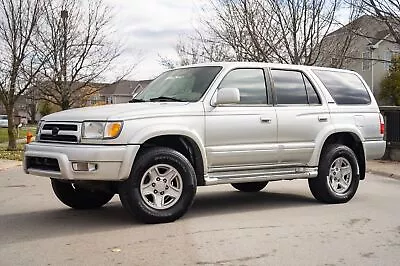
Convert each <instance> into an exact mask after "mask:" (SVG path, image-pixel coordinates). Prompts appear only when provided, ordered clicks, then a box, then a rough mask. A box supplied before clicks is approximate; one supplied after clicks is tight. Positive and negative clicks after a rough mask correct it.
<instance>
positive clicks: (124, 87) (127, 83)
mask: <svg viewBox="0 0 400 266" xmlns="http://www.w3.org/2000/svg"><path fill="white" fill-rule="evenodd" d="M151 81H152V80H138V81H136V80H121V81H118V82H116V83H112V84H109V85H107V86H105V87H104V88H103V89H102V90H101V93H102V94H103V95H121V96H132V94H134V93H136V92H138V91H139V90H142V89H144V88H145V87H146V86H147V85H148V84H149V83H150V82H151Z"/></svg>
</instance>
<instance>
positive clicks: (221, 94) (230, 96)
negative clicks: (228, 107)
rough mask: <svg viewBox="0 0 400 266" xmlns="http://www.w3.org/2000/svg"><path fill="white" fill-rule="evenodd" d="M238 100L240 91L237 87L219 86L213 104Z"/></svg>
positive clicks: (236, 101) (237, 101)
mask: <svg viewBox="0 0 400 266" xmlns="http://www.w3.org/2000/svg"><path fill="white" fill-rule="evenodd" d="M239 102H240V92H239V89H238V88H221V89H219V90H218V91H217V99H216V100H215V105H220V104H230V103H239Z"/></svg>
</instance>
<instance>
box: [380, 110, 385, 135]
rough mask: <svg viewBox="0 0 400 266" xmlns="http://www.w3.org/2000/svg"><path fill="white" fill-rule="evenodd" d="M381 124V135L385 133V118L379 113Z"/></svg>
mask: <svg viewBox="0 0 400 266" xmlns="http://www.w3.org/2000/svg"><path fill="white" fill-rule="evenodd" d="M379 124H380V127H379V128H380V132H381V135H383V134H385V119H384V118H383V116H382V115H381V114H379Z"/></svg>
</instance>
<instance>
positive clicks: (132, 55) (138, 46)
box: [105, 0, 202, 80]
mask: <svg viewBox="0 0 400 266" xmlns="http://www.w3.org/2000/svg"><path fill="white" fill-rule="evenodd" d="M201 2H202V1H201V0H105V3H106V4H107V5H108V6H110V7H111V8H112V10H113V11H112V12H113V14H114V22H113V23H114V25H115V31H116V32H115V36H114V37H113V38H116V40H117V41H118V42H120V43H122V44H123V46H124V51H123V54H122V55H121V56H120V58H119V59H118V64H119V65H120V67H123V66H127V67H128V66H129V65H130V64H136V63H138V65H137V66H136V67H135V68H134V70H133V71H132V73H131V74H130V75H129V76H128V77H127V78H129V79H137V80H138V79H151V78H154V77H156V76H158V75H159V74H160V73H161V72H163V71H164V70H165V68H164V67H163V66H161V64H160V62H159V61H160V56H162V57H168V58H172V59H174V58H175V59H176V52H175V50H174V47H175V45H176V44H177V42H178V40H179V38H180V37H182V36H184V35H187V34H190V33H192V32H193V31H194V28H195V27H196V25H198V18H199V13H200V9H201V7H200V4H201ZM106 75H107V78H108V79H112V78H113V77H117V76H118V73H113V72H112V71H111V72H109V73H107V74H106Z"/></svg>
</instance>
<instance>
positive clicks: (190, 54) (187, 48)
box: [159, 32, 232, 69]
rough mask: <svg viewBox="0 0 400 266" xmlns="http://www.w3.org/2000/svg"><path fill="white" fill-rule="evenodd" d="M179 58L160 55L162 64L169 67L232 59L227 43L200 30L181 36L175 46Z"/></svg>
mask: <svg viewBox="0 0 400 266" xmlns="http://www.w3.org/2000/svg"><path fill="white" fill-rule="evenodd" d="M175 51H176V54H177V57H178V59H172V58H169V57H163V56H161V55H159V57H160V64H161V65H162V66H164V67H165V68H167V69H172V68H174V67H177V66H185V65H190V64H197V63H204V62H215V61H231V60H232V55H230V49H229V47H227V46H226V45H223V44H220V43H218V41H212V40H211V39H207V38H205V37H204V36H203V35H202V34H201V33H200V32H197V33H196V35H195V36H194V37H193V36H186V37H185V38H181V39H180V40H179V41H178V43H177V45H176V46H175Z"/></svg>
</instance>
